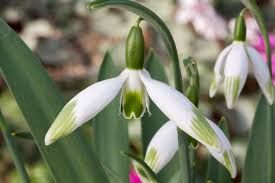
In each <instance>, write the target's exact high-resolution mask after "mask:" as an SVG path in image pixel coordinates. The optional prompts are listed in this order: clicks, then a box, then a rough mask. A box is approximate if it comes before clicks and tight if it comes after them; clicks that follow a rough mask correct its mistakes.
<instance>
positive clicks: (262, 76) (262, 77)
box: [246, 46, 274, 105]
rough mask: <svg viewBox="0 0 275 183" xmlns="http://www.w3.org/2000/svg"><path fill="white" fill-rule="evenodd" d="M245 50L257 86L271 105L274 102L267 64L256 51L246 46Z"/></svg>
mask: <svg viewBox="0 0 275 183" xmlns="http://www.w3.org/2000/svg"><path fill="white" fill-rule="evenodd" d="M246 50H247V54H248V57H249V60H250V62H251V63H252V68H253V71H254V74H255V77H256V79H257V81H258V84H259V85H260V87H261V89H262V91H263V94H264V95H265V97H266V99H267V101H268V103H269V104H270V105H272V104H273V101H274V91H273V85H272V81H271V78H270V73H269V70H268V67H267V64H266V63H265V61H264V60H263V58H262V57H261V55H260V54H259V53H258V52H257V50H255V49H254V48H252V47H250V46H247V47H246Z"/></svg>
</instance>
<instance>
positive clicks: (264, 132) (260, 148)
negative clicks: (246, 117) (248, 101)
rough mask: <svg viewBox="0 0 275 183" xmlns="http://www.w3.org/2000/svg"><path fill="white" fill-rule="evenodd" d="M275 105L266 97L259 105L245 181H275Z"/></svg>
mask: <svg viewBox="0 0 275 183" xmlns="http://www.w3.org/2000/svg"><path fill="white" fill-rule="evenodd" d="M274 139H275V105H274V104H273V106H270V105H269V104H268V103H267V101H266V99H265V97H263V96H262V97H261V100H260V102H259V104H258V106H257V110H256V114H255V117H254V121H253V126H252V131H251V134H250V140H249V144H248V148H247V153H246V159H245V166H244V170H243V180H242V182H243V183H259V182H264V183H274V182H275V174H274V172H275V158H274V155H275V140H274Z"/></svg>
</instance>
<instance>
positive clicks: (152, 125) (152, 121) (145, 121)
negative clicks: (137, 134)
mask: <svg viewBox="0 0 275 183" xmlns="http://www.w3.org/2000/svg"><path fill="white" fill-rule="evenodd" d="M145 68H146V69H147V70H148V71H149V73H150V74H151V76H152V78H154V79H156V80H159V81H162V82H164V83H168V79H167V76H166V74H165V70H164V67H163V65H162V64H161V62H160V60H159V58H158V57H157V55H156V54H155V53H154V51H152V50H151V51H150V53H149V55H148V57H147V59H146V65H145ZM150 112H151V114H152V115H151V116H148V115H147V114H145V115H144V116H143V118H142V120H141V125H142V144H143V152H144V154H145V151H146V148H147V147H148V145H149V143H150V141H151V139H152V138H153V136H154V134H155V133H156V132H157V131H158V129H159V128H160V127H161V126H162V125H163V124H164V123H165V122H167V121H168V118H167V117H166V116H165V115H164V114H163V113H162V112H161V111H160V110H159V109H158V107H157V106H156V105H155V104H154V103H153V102H152V101H150ZM178 161H179V160H178V154H177V155H175V157H174V158H173V160H171V161H170V162H169V163H168V165H167V166H166V167H165V168H164V169H163V170H162V171H161V172H160V173H158V175H157V176H158V177H159V180H160V181H161V182H167V183H168V182H171V183H172V182H173V180H174V179H173V178H172V177H176V176H178V174H177V172H178V169H179V162H178Z"/></svg>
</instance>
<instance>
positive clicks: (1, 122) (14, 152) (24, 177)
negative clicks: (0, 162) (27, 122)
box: [0, 111, 30, 183]
mask: <svg viewBox="0 0 275 183" xmlns="http://www.w3.org/2000/svg"><path fill="white" fill-rule="evenodd" d="M0 130H1V132H2V133H3V136H4V139H5V142H6V144H7V146H8V149H9V151H10V153H11V156H12V159H13V162H14V164H15V167H16V169H17V171H18V173H19V175H20V177H21V181H22V182H23V183H29V182H30V179H29V176H28V174H27V171H26V169H25V167H24V162H23V160H22V158H21V154H20V153H19V151H18V149H17V147H16V144H15V142H14V139H13V136H11V134H10V133H11V132H10V129H9V127H8V126H7V124H6V121H5V119H4V116H3V115H2V113H1V111H0Z"/></svg>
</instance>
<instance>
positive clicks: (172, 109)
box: [45, 21, 226, 154]
mask: <svg viewBox="0 0 275 183" xmlns="http://www.w3.org/2000/svg"><path fill="white" fill-rule="evenodd" d="M143 57H144V38H143V34H142V30H141V28H140V27H139V21H138V23H137V25H135V26H133V27H132V28H131V31H130V33H129V35H128V38H127V45H126V69H124V70H123V71H122V72H121V74H120V75H119V76H117V77H115V78H111V79H107V80H104V81H100V82H98V83H95V84H93V85H91V86H89V87H88V88H86V89H85V90H83V91H82V92H80V93H79V94H78V95H76V96H75V97H73V98H72V99H71V100H70V101H69V102H68V104H66V105H65V107H64V108H63V109H62V111H61V112H60V113H59V114H58V116H57V117H56V119H55V121H54V122H53V124H52V126H51V127H50V129H49V131H48V132H47V134H46V137H45V144H46V145H49V144H52V143H53V142H55V141H56V140H58V139H59V138H61V137H63V136H65V135H68V134H70V133H71V132H73V131H74V130H75V129H77V128H78V127H79V126H81V125H82V124H83V123H85V122H87V121H88V120H90V119H92V118H93V117H95V116H96V115H97V114H98V113H99V112H100V111H101V110H103V108H104V107H105V106H107V105H108V104H109V103H110V102H111V101H112V100H113V99H114V98H115V96H116V95H117V94H118V93H119V92H120V91H121V105H120V111H121V112H122V113H123V115H124V117H125V118H128V119H130V118H140V117H142V116H143V114H144V113H145V111H146V109H147V111H148V110H149V100H148V97H150V98H151V100H152V101H153V102H154V103H155V104H156V106H157V107H158V108H159V109H160V110H161V111H162V112H163V113H164V114H165V115H166V116H167V117H168V118H169V119H170V120H172V121H173V122H174V123H175V124H176V125H177V126H178V127H179V128H180V129H182V130H183V131H185V132H186V133H187V134H188V135H190V136H191V137H193V138H194V139H196V140H197V141H199V142H200V143H202V144H203V145H205V146H206V147H207V148H208V149H211V153H212V152H213V154H214V153H216V154H219V153H221V152H224V150H225V147H226V145H225V144H223V141H222V140H220V137H219V134H218V133H216V131H215V128H214V127H213V126H211V125H210V124H209V123H208V121H207V119H206V118H205V117H204V116H203V115H202V114H201V113H200V111H199V110H198V109H197V108H196V107H195V106H194V105H193V104H192V103H191V102H190V101H189V100H188V99H187V98H186V97H185V96H184V95H183V94H182V93H180V92H179V91H177V90H176V89H174V88H173V87H170V86H168V85H166V84H165V83H162V82H159V81H157V80H154V79H152V78H151V76H150V74H149V73H148V72H147V71H146V70H145V69H144V68H143V62H144V58H143ZM173 143H174V142H173ZM168 146H169V144H168ZM171 147H172V146H171ZM167 148H170V146H169V147H167Z"/></svg>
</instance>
